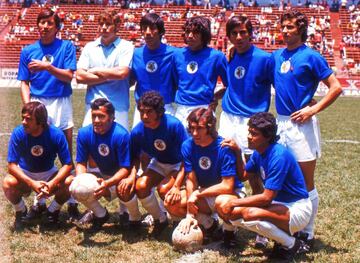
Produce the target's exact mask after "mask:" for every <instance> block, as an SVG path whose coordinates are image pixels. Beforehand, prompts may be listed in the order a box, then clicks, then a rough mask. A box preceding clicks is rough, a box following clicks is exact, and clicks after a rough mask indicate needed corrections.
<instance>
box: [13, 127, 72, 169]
mask: <svg viewBox="0 0 360 263" xmlns="http://www.w3.org/2000/svg"><path fill="white" fill-rule="evenodd" d="M56 156H58V157H59V160H60V162H61V164H62V165H66V164H71V156H70V152H69V148H68V144H67V141H66V138H65V135H64V133H63V132H62V131H61V130H60V129H58V128H56V127H55V126H52V125H50V126H49V128H46V129H44V131H43V133H42V134H41V135H39V136H37V137H33V136H31V135H30V134H27V133H26V132H25V130H24V127H23V126H22V125H20V126H18V127H16V128H15V129H14V131H13V133H12V134H11V137H10V142H9V152H8V162H9V163H17V164H18V165H19V166H20V167H21V168H22V169H25V170H27V171H29V172H32V173H41V172H46V171H49V170H50V169H51V168H53V167H54V161H55V158H56Z"/></svg>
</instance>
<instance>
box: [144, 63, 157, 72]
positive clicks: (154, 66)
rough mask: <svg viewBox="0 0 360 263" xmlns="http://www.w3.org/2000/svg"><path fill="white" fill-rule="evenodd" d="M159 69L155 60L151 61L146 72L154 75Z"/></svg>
mask: <svg viewBox="0 0 360 263" xmlns="http://www.w3.org/2000/svg"><path fill="white" fill-rule="evenodd" d="M157 69H158V65H157V64H156V62H155V61H154V60H150V61H148V63H146V71H147V72H149V73H154V72H155V71H156V70H157Z"/></svg>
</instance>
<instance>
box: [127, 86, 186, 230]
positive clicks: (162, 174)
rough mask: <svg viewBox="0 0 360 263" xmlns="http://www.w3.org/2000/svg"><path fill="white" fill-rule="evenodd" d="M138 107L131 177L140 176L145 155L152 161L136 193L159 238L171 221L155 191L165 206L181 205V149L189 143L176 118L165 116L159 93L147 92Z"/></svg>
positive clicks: (132, 141) (182, 177) (182, 171)
mask: <svg viewBox="0 0 360 263" xmlns="http://www.w3.org/2000/svg"><path fill="white" fill-rule="evenodd" d="M137 107H138V110H139V112H140V118H141V122H140V123H138V125H136V126H135V127H134V129H133V130H132V131H131V148H132V149H131V151H132V153H131V154H132V160H133V169H132V176H135V175H136V173H137V170H138V168H139V163H140V154H141V152H142V151H143V152H145V153H146V154H147V155H149V156H150V158H151V161H150V163H149V165H148V166H147V168H146V169H144V170H145V172H144V173H143V174H141V175H140V177H139V178H138V179H137V180H136V187H135V189H136V195H137V197H138V198H139V200H140V202H141V203H142V205H143V207H144V208H145V209H146V210H147V211H148V212H149V213H150V214H151V215H152V217H153V218H154V229H153V232H152V235H153V236H154V237H157V236H158V235H159V234H161V232H162V231H163V230H164V229H165V228H166V226H167V225H168V220H167V216H166V213H164V212H163V211H161V208H160V206H159V202H158V200H157V199H156V196H155V194H154V192H153V190H152V189H153V188H154V187H157V190H158V193H159V196H160V198H161V199H163V200H164V199H165V200H166V202H169V203H171V204H174V203H177V202H179V201H180V199H181V198H180V187H181V184H182V183H183V180H184V170H183V165H182V157H181V145H182V143H183V142H184V141H185V140H186V139H187V132H186V130H185V128H184V126H183V125H182V123H181V122H180V121H179V120H178V119H177V118H175V117H173V116H171V115H169V114H165V113H164V112H165V107H164V100H163V98H162V97H161V95H160V94H159V93H158V92H155V91H148V92H145V93H144V94H143V95H142V96H141V97H140V100H139V101H138V104H137Z"/></svg>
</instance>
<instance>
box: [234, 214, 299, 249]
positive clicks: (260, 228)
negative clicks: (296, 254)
mask: <svg viewBox="0 0 360 263" xmlns="http://www.w3.org/2000/svg"><path fill="white" fill-rule="evenodd" d="M231 223H232V224H233V225H236V226H240V227H243V228H245V229H248V230H250V231H253V232H256V233H258V234H259V235H262V236H264V237H267V238H270V239H272V240H275V241H276V242H278V243H280V244H281V245H283V246H284V247H287V248H292V247H293V246H294V244H295V238H294V237H292V236H290V235H288V234H287V233H286V232H285V231H283V230H281V229H280V228H278V227H277V226H275V225H274V224H272V223H270V222H267V221H258V220H257V221H247V222H245V221H244V220H243V219H238V220H234V221H231Z"/></svg>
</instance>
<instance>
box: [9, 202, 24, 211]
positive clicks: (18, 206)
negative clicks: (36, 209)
mask: <svg viewBox="0 0 360 263" xmlns="http://www.w3.org/2000/svg"><path fill="white" fill-rule="evenodd" d="M12 206H13V207H14V209H15V211H16V212H20V211H21V212H25V209H26V206H25V202H24V200H23V199H21V200H20V202H19V203H17V204H15V205H14V204H12Z"/></svg>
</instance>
